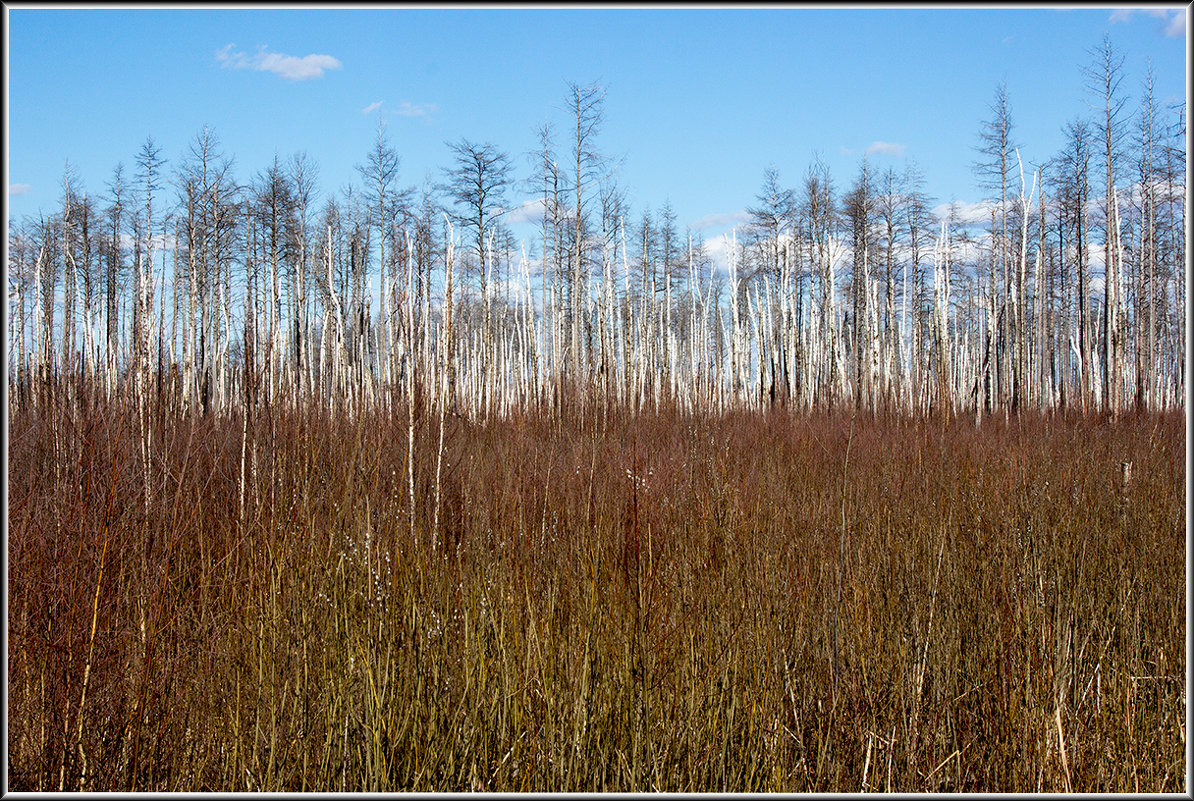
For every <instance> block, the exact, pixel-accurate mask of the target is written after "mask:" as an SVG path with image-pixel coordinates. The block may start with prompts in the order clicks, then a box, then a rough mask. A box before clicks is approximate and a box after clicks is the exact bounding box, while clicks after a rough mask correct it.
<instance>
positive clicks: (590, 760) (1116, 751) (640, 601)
mask: <svg viewBox="0 0 1194 801" xmlns="http://www.w3.org/2000/svg"><path fill="white" fill-rule="evenodd" d="M161 422H162V423H165V424H164V425H159V426H157V427H156V429H155V430H156V431H158V432H160V433H159V435H158V441H157V442H156V443H155V450H154V453H155V461H154V463H153V464H152V465H151V475H152V478H153V492H152V494H151V501H150V504H149V506H148V508H147V507H146V505H145V503H144V497H143V494H142V485H141V483H140V482H141V480H142V474H141V466H140V463H139V459H140V451H139V444H138V442H139V440H138V437H139V433H138V427H137V424H136V422H135V414H134V412H133V411H132V410H131V409H129V410H127V411H126V409H125V408H124V407H122V406H119V405H106V404H104V403H100V402H92V401H86V402H80V403H78V404H74V405H72V406H69V407H68V406H67V405H66V404H57V405H56V406H54V407H53V409H52V410H51V411H46V412H44V413H42V414H40V415H38V414H36V413H34V412H32V411H26V412H22V413H21V414H20V415H18V416H16V417H12V418H10V420H9V426H10V427H9V436H10V449H9V464H8V478H9V489H8V492H9V521H8V522H9V568H10V573H9V596H8V600H9V654H8V657H9V688H8V689H9V714H10V718H9V720H10V723H9V733H8V736H9V742H8V744H9V749H10V750H9V753H10V764H11V788H10V789H14V790H42V791H48V790H56V789H58V788H59V787H60V786H61V787H64V788H68V789H78V788H80V787H83V788H86V789H91V790H127V789H136V790H158V791H165V790H169V791H173V790H226V791H232V790H326V791H352V790H367V791H385V790H468V789H486V790H497V791H514V790H551V791H566V790H582V791H592V790H622V791H629V790H648V789H659V790H669V791H684V790H688V791H751V790H758V791H768V790H777V791H827V792H837V791H845V792H855V791H858V790H864V789H876V790H896V791H924V790H949V791H996V790H1008V791H1011V790H1015V791H1037V790H1045V791H1048V790H1066V789H1073V790H1074V791H1132V792H1134V791H1150V792H1153V791H1168V792H1180V791H1184V790H1185V789H1186V788H1185V786H1184V781H1185V778H1184V777H1185V768H1186V766H1185V761H1184V757H1185V741H1184V737H1185V732H1184V720H1185V716H1186V697H1185V673H1186V665H1185V653H1184V644H1185V606H1186V599H1185V575H1184V565H1185V550H1184V549H1185V533H1184V532H1185V525H1186V521H1185V445H1184V439H1185V419H1184V415H1182V414H1169V415H1142V416H1138V417H1132V416H1127V417H1122V418H1120V419H1118V420H1116V421H1114V422H1111V421H1109V420H1107V419H1103V418H1093V417H1092V418H1065V417H1062V416H1052V417H1025V418H1022V419H1019V420H1016V419H1013V420H1011V421H1010V422H1004V421H1003V420H1002V419H998V418H997V419H991V420H988V421H986V422H985V423H984V424H983V425H982V427H981V428H977V429H976V428H975V427H974V426H973V425H972V424H969V423H965V422H961V421H955V422H954V423H953V424H952V425H948V426H946V425H944V424H943V423H941V422H939V421H931V420H930V421H912V420H908V419H904V418H899V417H892V418H882V417H879V418H874V417H870V416H862V415H859V416H857V417H856V418H851V417H849V416H845V415H841V414H837V415H834V414H818V415H813V416H804V417H793V416H790V415H788V414H786V413H782V412H774V413H763V414H731V415H727V416H725V417H720V418H710V417H699V418H694V417H685V416H682V415H680V414H677V413H674V412H665V413H660V414H658V415H642V416H637V417H631V416H627V415H624V414H622V413H619V412H618V411H616V410H608V411H606V412H603V413H600V414H596V415H594V414H590V415H588V416H587V417H585V418H584V419H583V420H582V419H580V418H579V417H578V418H575V419H563V420H561V419H552V418H548V417H546V416H534V415H530V416H521V417H515V418H513V419H510V420H506V421H502V422H497V421H495V422H491V423H488V424H481V423H469V422H467V421H465V420H462V419H460V418H452V417H449V418H448V429H447V431H446V434H445V454H444V468H443V471H444V491H443V511H442V513H441V521H442V522H441V526H442V529H443V530H442V532H441V535H440V538H439V541H440V542H441V543H443V547H442V548H441V549H440V550H439V551H437V552H435V553H432V552H431V551H430V547H429V545H430V543H431V532H430V531H429V530H428V527H429V526H430V523H431V520H432V518H433V514H434V509H433V507H434V500H433V496H434V486H433V482H434V473H435V463H436V451H437V447H438V426H437V425H433V424H431V422H430V419H429V418H427V419H420V421H419V423H418V425H417V429H416V433H415V464H414V469H415V480H416V508H415V509H413V510H412V509H411V508H410V503H409V488H408V484H407V482H408V475H407V463H406V423H407V415H406V410H405V409H398V410H396V411H395V413H394V416H393V418H382V417H380V416H377V415H363V416H362V417H360V418H359V419H358V420H356V421H350V420H346V419H331V418H329V417H327V416H324V415H320V414H317V413H312V414H308V415H299V414H296V413H283V412H278V411H274V412H271V411H269V410H261V411H259V412H258V413H257V415H256V416H255V417H254V418H253V419H252V420H251V421H250V424H249V426H248V432H249V435H248V446H247V449H246V450H247V452H248V453H249V454H250V458H249V463H248V465H247V467H246V482H247V485H246V487H245V497H246V504H245V507H246V511H245V514H244V518H243V519H242V518H241V516H240V512H239V503H238V500H239V497H240V490H241V487H240V478H239V477H240V464H241V463H240V455H241V446H242V441H241V436H242V433H241V432H242V421H241V420H240V419H238V418H237V419H224V420H217V419H213V418H201V417H191V418H178V419H174V418H171V417H170V416H169V415H166V414H165V413H163V419H162V421H161ZM436 422H438V421H436ZM847 453H848V465H847ZM1123 462H1130V463H1131V464H1132V470H1131V477H1130V478H1129V479H1128V480H1127V481H1126V482H1125V481H1124V471H1123V469H1122V467H1121V463H1123ZM412 514H413V515H414V522H415V530H416V538H415V540H414V541H412V540H411V537H410V519H411V518H410V516H411V515H412ZM843 524H844V525H843ZM105 543H106V550H105ZM97 598H98V601H97V600H96V599H97ZM93 626H94V629H93ZM85 675H86V676H87V677H88V678H87V681H88V687H87V690H86V694H85V698H84V693H83V682H84V676H85ZM80 716H81V718H80Z"/></svg>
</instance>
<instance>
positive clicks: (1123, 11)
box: [1107, 8, 1186, 39]
mask: <svg viewBox="0 0 1194 801" xmlns="http://www.w3.org/2000/svg"><path fill="white" fill-rule="evenodd" d="M1139 14H1147V15H1148V16H1150V17H1152V18H1153V19H1157V20H1160V21H1161V24H1160V25H1159V26H1158V27H1157V30H1159V31H1160V32H1161V33H1162V34H1164V35H1165V36H1168V37H1169V38H1171V39H1176V38H1178V37H1182V36H1185V35H1186V9H1184V8H1177V9H1170V8H1150V9H1139V8H1117V9H1115V10H1114V11H1112V12H1111V16H1110V17H1108V18H1107V19H1108V22H1113V23H1114V22H1124V23H1126V22H1131V20H1132V18H1133V17H1135V16H1137V15H1139Z"/></svg>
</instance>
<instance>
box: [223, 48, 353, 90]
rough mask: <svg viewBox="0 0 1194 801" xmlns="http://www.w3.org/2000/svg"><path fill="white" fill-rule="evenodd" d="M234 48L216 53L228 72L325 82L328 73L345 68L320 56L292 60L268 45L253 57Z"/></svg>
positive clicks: (315, 54) (335, 59) (337, 60)
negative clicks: (254, 72)
mask: <svg viewBox="0 0 1194 801" xmlns="http://www.w3.org/2000/svg"><path fill="white" fill-rule="evenodd" d="M232 48H233V45H226V46H224V47H223V48H221V49H220V50H218V51H217V52H216V61H219V62H220V64H221V65H223V67H224V68H225V69H234V70H246V69H247V70H257V71H259V72H272V73H274V74H275V75H277V76H279V77H280V78H285V79H286V80H288V81H308V80H311V79H312V78H321V77H323V73H324V70H338V69H341V68H342V67H343V66H344V65H343V64H341V63H340V60H339V59H337V58H334V57H333V56H328V55H323V54H320V53H312V54H311V55H308V56H301V57H300V56H288V55H286V54H285V53H271V52H269V50H268V49H267V48H266V46H265V45H261V46H260V47H258V48H257V52H256V53H254V54H253V55H251V56H250V55H247V54H245V53H243V52H241V51H239V50H233V49H232Z"/></svg>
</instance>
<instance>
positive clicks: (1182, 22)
mask: <svg viewBox="0 0 1194 801" xmlns="http://www.w3.org/2000/svg"><path fill="white" fill-rule="evenodd" d="M1162 33H1164V34H1165V35H1166V36H1168V37H1169V38H1170V39H1176V38H1178V37H1181V36H1185V35H1186V9H1184V8H1183V9H1180V10H1179V11H1175V12H1173V16H1172V17H1170V18H1169V22H1168V23H1167V24H1166V25H1165V28H1164V29H1163V30H1162Z"/></svg>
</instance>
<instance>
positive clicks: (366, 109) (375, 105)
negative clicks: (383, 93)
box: [361, 100, 386, 114]
mask: <svg viewBox="0 0 1194 801" xmlns="http://www.w3.org/2000/svg"><path fill="white" fill-rule="evenodd" d="M384 102H386V101H384V100H378V101H377V102H375V103H370V104H369V105H367V106H365V107H364V108H363V109H361V113H362V114H372V113H373V112H375V111H377V110H378V109H379V108H381V104H382V103H384Z"/></svg>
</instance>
